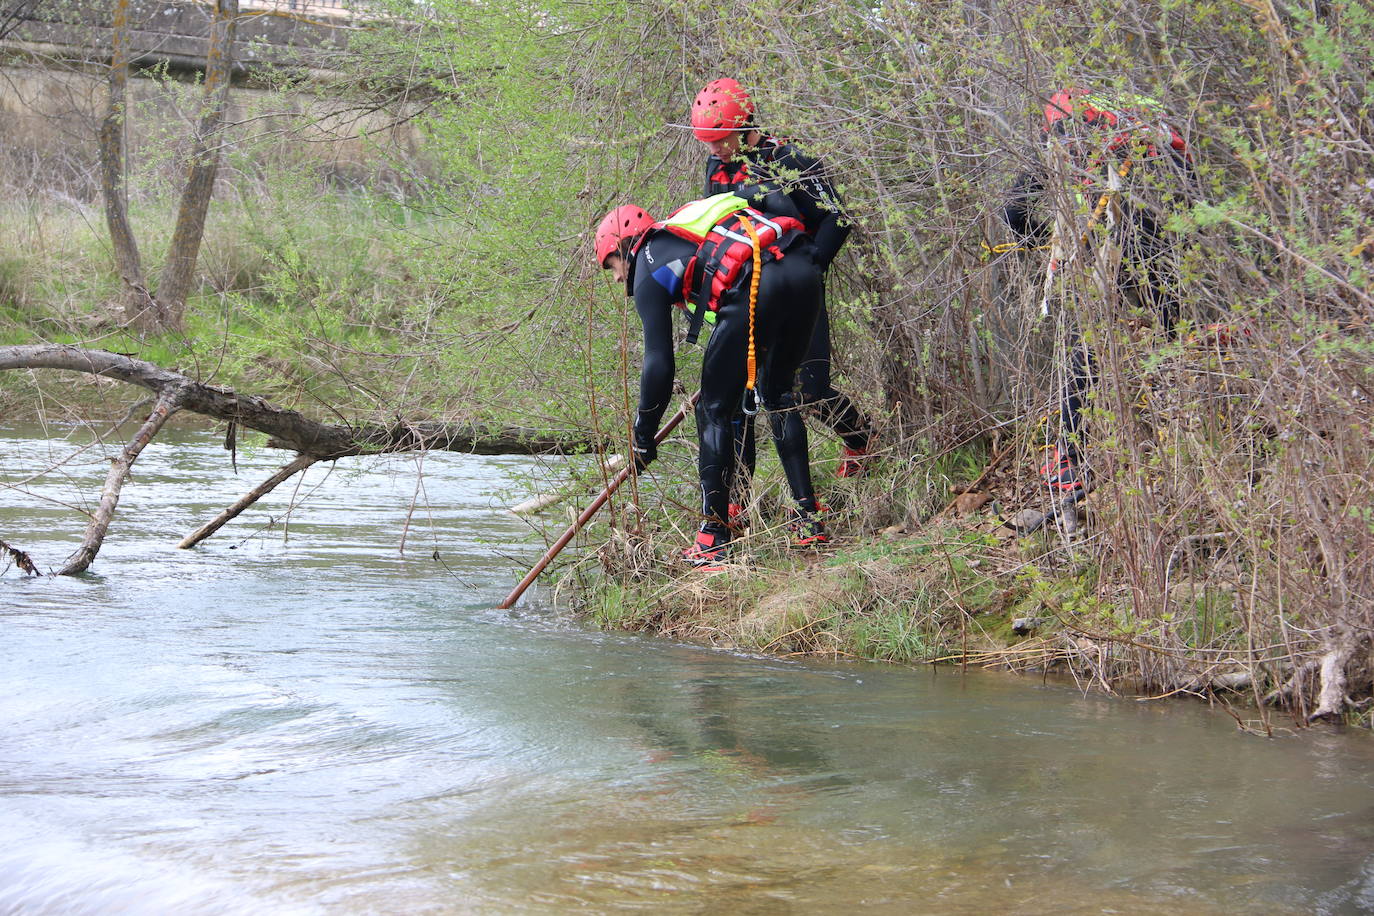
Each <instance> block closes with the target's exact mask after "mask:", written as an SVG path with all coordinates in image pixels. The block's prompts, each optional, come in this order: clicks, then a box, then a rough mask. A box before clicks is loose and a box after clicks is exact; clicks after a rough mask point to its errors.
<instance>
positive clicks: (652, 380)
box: [630, 230, 821, 535]
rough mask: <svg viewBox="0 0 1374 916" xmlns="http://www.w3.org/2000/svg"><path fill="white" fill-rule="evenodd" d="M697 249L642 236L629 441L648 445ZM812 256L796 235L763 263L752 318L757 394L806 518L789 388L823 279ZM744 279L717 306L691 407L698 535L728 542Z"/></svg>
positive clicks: (802, 433) (742, 366)
mask: <svg viewBox="0 0 1374 916" xmlns="http://www.w3.org/2000/svg"><path fill="white" fill-rule="evenodd" d="M696 250H697V249H696V246H695V245H693V244H692V243H691V242H689V241H686V240H685V239H682V238H679V237H677V236H675V235H673V234H671V233H669V232H667V231H663V230H659V231H654V232H652V233H651V234H650V235H649V237H648V238H647V239H646V240H645V242H644V244H643V245H642V246H641V247H640V249H639V252H638V254H637V255H636V257H635V265H634V269H633V273H632V275H631V278H630V283H631V292H632V295H633V296H634V300H635V309H636V311H638V312H639V319H640V321H641V322H642V323H643V325H644V366H643V369H642V371H641V373H640V377H639V412H638V415H637V417H636V420H635V441H636V442H637V443H642V442H649V441H652V439H653V436H654V432H655V430H656V429H657V428H658V424H659V420H660V419H662V417H663V413H664V411H666V410H667V408H668V404H669V401H670V399H671V396H672V382H673V375H674V373H675V371H676V366H675V363H674V358H673V331H672V320H673V315H674V314H676V313H678V312H679V309H678V308H677V307H676V303H679V302H681V301H682V298H683V296H682V288H681V286H682V279H681V277H682V273H683V270H682V268H683V267H684V266H685V264H686V262H687V261H688V260H689V259H690V258H691V257H692V256H693V255H694V254H696ZM813 250H814V248H813V245H812V243H811V241H810V240H809V239H808V238H807V237H806V236H805V235H802V234H800V233H797V234H795V235H794V236H793V239H792V241H791V243H790V244H789V245H788V246H787V247H786V248H785V249H784V251H783V257H782V258H781V259H780V260H775V261H765V262H764V264H763V270H762V276H761V277H760V280H759V294H758V303H757V305H756V308H755V312H754V341H755V350H756V353H757V356H758V364H757V365H758V376H757V380H756V382H755V391H756V393H757V395H758V398H759V401H760V403H761V405H762V407H763V408H764V409H765V410H767V411H768V419H769V424H770V427H771V430H772V434H773V442H774V444H775V445H776V446H777V450H778V458H779V460H780V461H781V462H782V467H783V471H784V473H785V474H786V475H787V483H788V486H789V487H790V488H791V490H792V496H793V498H795V499H796V500H797V502H798V503H799V504H800V505H801V507H802V508H804V509H806V510H807V511H808V512H811V511H815V508H816V503H815V491H814V490H813V488H812V484H811V469H810V464H809V459H808V456H807V444H806V425H805V423H803V422H802V418H801V415H800V413H799V412H798V411H797V410H796V409H794V408H795V407H796V406H797V404H796V397H795V395H794V394H793V386H794V380H795V379H796V375H797V366H798V365H799V364H800V363H801V360H802V357H803V356H804V355H805V353H806V346H807V343H808V341H809V340H810V337H811V327H812V325H813V323H814V322H815V316H816V312H817V310H818V309H819V308H820V288H821V280H820V272H819V270H817V268H816V262H815V259H814V254H813ZM751 274H752V266H746V268H745V269H744V270H743V271H742V272H741V274H740V276H739V277H738V278H737V279H736V281H735V283H734V285H733V286H732V287H731V288H730V289H729V290H727V291H726V292H725V293H724V294H722V296H721V298H720V307H719V309H718V311H717V312H716V323H715V328H714V329H713V330H712V331H711V336H710V337H709V338H708V339H707V341H706V352H705V355H704V356H703V357H702V365H701V398H700V400H698V401H697V407H696V418H697V435H698V437H699V440H700V445H701V454H700V459H699V471H700V475H701V497H702V510H701V511H702V516H703V517H704V518H705V524H704V525H703V530H707V531H712V532H714V533H717V534H722V535H726V534H728V530H727V527H726V520H727V505H728V502H729V492H730V483H731V478H732V476H733V472H734V467H735V461H734V453H733V443H734V431H733V427H732V423H731V421H732V419H733V418H734V417H735V416H736V414H738V413H739V412H740V405H741V403H742V401H743V397H744V391H745V381H746V377H747V363H746V359H747V352H748V339H749V285H750V284H749V281H750V275H751ZM683 314H685V312H684V313H683ZM751 425H752V424H751Z"/></svg>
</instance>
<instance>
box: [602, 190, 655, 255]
mask: <svg viewBox="0 0 1374 916" xmlns="http://www.w3.org/2000/svg"><path fill="white" fill-rule="evenodd" d="M653 224H654V218H653V217H652V216H650V215H649V214H648V213H646V212H644V210H643V209H642V208H640V207H636V206H635V205H634V204H621V205H620V206H619V207H616V208H615V209H614V210H612V211H611V212H610V213H607V214H606V215H605V216H603V217H602V218H601V225H599V226H597V227H596V263H597V264H599V265H601V266H602V267H605V266H606V259H607V258H609V257H610V256H611V255H613V254H615V250H616V249H617V248H619V247H620V243H621V242H623V241H625V240H626V239H632V238H634V237H636V236H638V235H641V234H642V233H643V232H644V230H646V229H648V228H649V227H650V226H652V225H653Z"/></svg>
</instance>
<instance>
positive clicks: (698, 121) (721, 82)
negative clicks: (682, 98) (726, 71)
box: [692, 77, 754, 143]
mask: <svg viewBox="0 0 1374 916" xmlns="http://www.w3.org/2000/svg"><path fill="white" fill-rule="evenodd" d="M753 118H754V102H753V100H752V99H750V98H749V93H748V92H747V91H745V88H744V87H743V86H741V85H740V84H739V82H738V81H737V80H732V79H730V78H729V77H725V78H723V79H718V80H712V81H711V82H709V83H707V84H706V87H705V88H704V89H702V90H701V91H700V92H698V93H697V97H696V101H694V102H692V133H694V134H696V138H697V139H698V140H700V141H701V142H702V143H713V142H715V141H716V140H724V139H725V138H726V137H728V136H730V132H731V131H736V130H740V129H742V128H744V127H745V126H747V125H748V124H750V123H751V122H752V121H753Z"/></svg>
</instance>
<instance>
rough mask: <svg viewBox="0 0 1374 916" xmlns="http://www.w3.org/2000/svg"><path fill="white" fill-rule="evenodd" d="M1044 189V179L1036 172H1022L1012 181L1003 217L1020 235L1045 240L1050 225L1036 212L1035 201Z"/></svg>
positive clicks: (1003, 209) (1012, 229)
mask: <svg viewBox="0 0 1374 916" xmlns="http://www.w3.org/2000/svg"><path fill="white" fill-rule="evenodd" d="M1044 190H1045V183H1044V181H1043V180H1042V179H1041V177H1040V176H1039V175H1037V174H1035V173H1034V172H1022V173H1021V174H1020V175H1018V176H1016V181H1015V182H1013V183H1012V186H1011V191H1010V192H1008V194H1007V203H1006V205H1005V206H1004V207H1003V208H1002V219H1004V220H1006V222H1007V226H1009V227H1010V228H1011V231H1012V232H1014V233H1016V234H1017V235H1018V236H1019V237H1021V238H1030V239H1034V240H1035V241H1043V240H1044V238H1045V236H1046V235H1048V229H1049V227H1048V226H1047V225H1046V223H1045V221H1044V220H1042V219H1040V218H1038V217H1037V216H1036V215H1035V213H1034V205H1035V201H1036V199H1037V198H1039V197H1040V195H1041V194H1042V193H1043V192H1044Z"/></svg>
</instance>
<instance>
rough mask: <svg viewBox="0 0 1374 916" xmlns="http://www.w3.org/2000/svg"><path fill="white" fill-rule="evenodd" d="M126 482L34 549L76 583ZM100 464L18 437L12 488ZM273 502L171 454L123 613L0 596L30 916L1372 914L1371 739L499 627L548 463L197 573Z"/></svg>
mask: <svg viewBox="0 0 1374 916" xmlns="http://www.w3.org/2000/svg"><path fill="white" fill-rule="evenodd" d="M102 448H103V447H96V448H93V449H91V450H89V451H88V452H87V453H85V454H83V455H82V456H81V457H80V458H78V459H76V460H74V461H72V462H70V463H67V464H65V465H64V466H63V467H62V468H61V469H60V470H59V471H57V472H55V473H53V474H51V475H49V476H48V477H45V478H43V479H41V480H37V481H33V482H30V483H26V484H23V486H22V487H21V488H20V489H15V488H13V487H8V488H4V489H0V538H4V539H5V540H7V541H10V542H11V543H14V544H16V545H17V546H20V547H22V548H24V549H26V550H28V551H30V552H31V553H32V554H33V555H34V558H35V559H36V560H38V561H39V563H40V565H44V566H55V565H57V564H58V563H60V562H61V560H62V559H64V558H65V557H66V555H67V553H69V552H70V550H71V549H72V548H73V547H74V546H75V544H76V543H77V542H78V541H79V538H80V534H81V527H82V520H81V517H80V516H79V514H77V512H76V511H75V510H74V509H73V508H71V507H81V506H87V507H88V506H89V505H90V503H91V501H92V500H93V499H94V498H95V494H97V493H98V491H99V486H100V480H101V478H102V476H103V473H104V469H105V467H107V466H108V464H107V463H102V461H103V459H102ZM70 450H71V446H70V444H69V443H62V444H61V448H53V447H51V446H50V444H49V441H48V440H47V439H44V438H41V437H38V436H36V435H35V434H33V433H32V432H31V431H10V432H9V433H7V434H4V435H0V484H3V483H6V482H8V483H11V484H12V483H14V482H15V481H19V480H23V479H25V478H27V477H29V476H31V475H33V474H35V473H37V472H39V471H40V470H42V469H43V468H44V467H46V466H48V465H49V464H52V463H54V462H56V461H58V460H61V459H62V458H64V457H66V456H67V455H68V454H69V452H70ZM274 463H275V462H274V459H273V457H272V456H271V455H269V454H267V453H266V452H264V453H262V454H257V455H253V454H249V455H242V454H241V455H240V469H241V476H240V477H237V478H236V477H235V476H234V475H233V473H232V471H231V470H230V468H229V466H228V460H227V456H226V455H225V453H224V452H223V451H222V450H220V449H219V447H218V443H216V442H215V441H213V439H212V437H210V436H202V435H195V434H188V435H183V436H181V437H179V440H178V441H171V440H167V441H164V440H162V439H160V440H159V441H157V442H155V443H154V444H153V445H152V446H151V447H150V448H149V450H148V452H147V453H146V454H145V457H144V458H143V459H141V461H140V464H139V466H138V467H137V468H136V471H135V478H134V480H133V481H132V482H131V483H130V484H129V485H128V487H127V488H126V490H125V498H124V501H123V502H122V503H121V506H120V512H119V515H118V516H117V518H116V522H115V525H114V527H113V528H112V531H111V536H110V539H109V540H108V541H107V543H106V546H105V548H104V549H103V550H102V552H101V554H100V557H99V558H98V559H97V562H96V565H95V567H94V568H93V575H89V576H83V577H76V578H63V579H39V580H34V579H24V578H21V577H19V576H18V575H17V574H16V573H15V572H14V571H13V570H11V571H9V572H8V573H6V574H4V575H3V576H0V628H3V633H4V639H3V640H0V823H3V824H4V825H5V827H4V831H3V833H0V913H9V912H15V913H92V914H94V913H109V912H135V913H140V912H146V913H167V912H177V913H234V914H237V913H248V912H252V913H262V912H264V911H266V912H272V913H322V912H328V913H340V912H342V913H352V912H359V913H381V912H385V913H449V912H455V913H461V912H491V911H495V912H529V913H546V912H561V911H563V910H567V909H573V908H581V909H586V910H588V911H591V912H605V911H610V910H620V909H630V910H636V909H638V910H643V911H654V912H661V911H667V912H717V911H721V912H726V911H728V912H736V911H739V912H768V913H773V912H779V913H781V912H824V911H829V910H833V909H838V908H840V907H844V906H864V907H865V908H867V909H872V910H875V911H878V912H893V913H897V912H901V913H907V912H932V913H965V912H967V913H974V912H978V913H982V912H989V911H992V912H1011V913H1049V912H1067V913H1078V912H1082V913H1089V912H1091V913H1100V912H1107V911H1117V912H1129V913H1177V912H1188V913H1209V912H1214V913H1233V912H1239V911H1245V912H1266V913H1307V912H1330V913H1343V912H1361V911H1368V910H1370V909H1374V857H1372V856H1371V849H1374V843H1372V842H1371V841H1374V742H1372V741H1370V740H1368V737H1367V736H1365V735H1342V734H1337V733H1334V732H1332V733H1319V734H1316V735H1314V736H1304V737H1303V738H1301V739H1280V740H1272V741H1265V740H1261V739H1257V738H1252V737H1247V736H1244V735H1241V734H1238V733H1237V732H1236V731H1235V729H1234V727H1233V726H1232V725H1231V724H1230V720H1229V719H1226V718H1225V717H1222V716H1220V715H1216V714H1212V713H1209V712H1208V711H1207V710H1205V709H1203V708H1201V707H1199V706H1195V705H1191V704H1173V703H1163V704H1140V703H1133V702H1128V701H1115V700H1108V699H1103V698H1098V697H1086V698H1085V697H1082V696H1080V695H1079V694H1077V693H1076V692H1074V691H1072V690H1070V689H1066V688H1062V687H1057V686H1046V685H1042V684H1039V683H1038V682H1030V681H1025V680H1016V679H1011V678H1006V677H1002V676H994V675H987V674H982V673H972V674H970V675H968V676H959V675H957V674H956V673H954V672H949V671H942V672H938V673H932V672H930V671H927V670H921V671H909V670H904V669H891V668H884V667H879V666H869V665H852V664H846V665H838V664H810V663H802V662H795V661H779V660H775V659H765V658H757V657H750V656H741V655H733V654H729V653H722V652H717V651H710V650H705V649H700V648H696V647H691V646H683V645H677V644H673V643H669V642H666V641H662V640H653V639H645V638H639V637H634V636H627V635H623V634H606V633H598V632H592V631H588V630H585V629H583V628H582V627H580V626H578V625H576V624H575V623H572V622H570V621H567V620H566V619H563V618H561V617H559V616H557V615H555V614H553V613H551V612H549V611H547V610H544V609H541V608H540V606H539V605H538V604H529V605H526V606H522V607H521V608H520V609H518V610H517V611H516V612H511V613H508V612H499V611H494V610H491V608H492V607H493V605H494V604H495V603H496V602H497V601H498V600H499V599H500V598H501V597H502V596H504V594H505V593H506V592H507V591H508V590H509V587H510V585H511V584H512V583H513V582H514V581H515V579H516V578H518V576H519V574H520V573H521V572H522V564H524V563H527V562H529V561H530V560H532V559H533V558H534V556H536V555H537V554H538V552H539V547H540V546H541V545H539V544H536V543H534V541H533V540H532V539H530V538H529V536H528V529H527V528H526V526H525V525H524V523H523V522H521V521H520V520H518V519H516V518H514V517H512V516H510V515H509V514H508V513H505V512H503V511H502V510H501V508H500V507H501V505H503V504H505V503H506V502H514V501H516V500H517V499H519V498H520V497H521V495H523V494H518V493H517V494H507V495H508V496H509V498H508V499H498V498H496V497H495V496H494V495H493V494H494V493H495V492H496V491H497V490H498V489H499V488H500V487H503V486H508V483H507V482H508V481H509V480H510V479H511V476H510V475H512V474H518V473H521V472H522V471H524V470H525V469H528V468H529V467H531V463H530V462H529V461H527V460H526V459H491V458H479V457H470V456H459V455H431V456H428V457H427V458H426V459H425V462H424V472H425V477H424V486H423V489H422V491H420V493H419V495H418V496H417V480H416V475H415V470H416V468H415V464H414V462H413V461H409V460H407V459H401V458H397V459H390V460H386V461H381V460H374V461H367V462H363V461H359V462H355V463H352V464H349V463H346V462H339V467H337V468H333V469H328V468H320V469H316V470H314V471H312V472H311V473H310V474H309V475H308V476H307V477H306V479H305V480H304V482H303V483H302V484H301V486H300V487H299V488H295V487H293V485H292V484H287V485H285V486H284V487H282V488H281V489H280V490H279V491H278V493H276V494H273V496H272V497H271V498H270V501H267V502H265V503H264V505H262V506H261V507H258V508H255V509H253V510H250V512H249V513H248V514H247V515H246V516H245V517H243V518H241V519H239V520H237V521H235V522H233V523H231V524H230V526H229V527H227V528H226V529H224V530H223V531H221V532H220V533H219V534H218V535H216V537H215V538H213V539H212V540H210V541H208V542H206V543H205V544H204V545H202V546H201V547H200V548H198V549H196V550H194V551H178V550H176V549H175V543H176V541H177V540H179V539H180V537H181V536H182V535H184V534H185V533H186V532H187V531H190V530H193V529H194V528H195V527H196V526H198V525H199V524H201V523H202V522H203V521H205V519H207V518H208V517H210V516H212V515H213V514H214V513H215V512H217V511H219V509H220V508H222V506H223V505H225V504H227V503H228V502H230V501H232V499H234V498H235V497H236V496H237V495H238V494H239V493H241V492H243V491H244V490H246V489H248V488H249V487H250V486H252V485H253V484H254V483H256V482H257V481H258V480H260V479H262V478H263V477H265V476H266V475H267V474H268V473H270V471H271V469H272V467H273V465H274ZM293 493H294V497H295V499H296V500H297V501H298V503H299V504H298V505H296V506H295V507H294V508H291V509H290V510H289V512H288V506H289V505H290V502H291V500H292V498H293ZM288 514H289V520H288ZM407 521H409V531H408V534H407V544H406V550H405V552H404V553H402V552H401V551H399V550H398V544H399V541H400V533H401V531H402V530H404V529H406V527H407ZM284 528H285V530H286V532H287V535H286V536H285V537H284V536H283V529H284ZM436 552H437V557H438V559H437V560H436V559H435V558H434V557H435V554H436Z"/></svg>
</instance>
